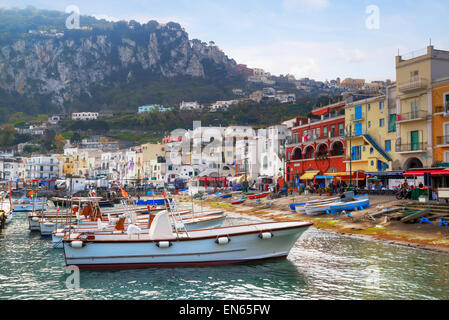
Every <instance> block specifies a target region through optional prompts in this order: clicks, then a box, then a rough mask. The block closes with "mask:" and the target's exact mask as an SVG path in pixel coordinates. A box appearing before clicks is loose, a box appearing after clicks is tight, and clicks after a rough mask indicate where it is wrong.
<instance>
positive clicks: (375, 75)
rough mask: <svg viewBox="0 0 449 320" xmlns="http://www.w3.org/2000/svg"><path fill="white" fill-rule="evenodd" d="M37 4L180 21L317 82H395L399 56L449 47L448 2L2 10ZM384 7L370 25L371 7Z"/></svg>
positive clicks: (15, 0)
mask: <svg viewBox="0 0 449 320" xmlns="http://www.w3.org/2000/svg"><path fill="white" fill-rule="evenodd" d="M27 5H33V6H35V7H37V8H40V9H55V10H60V11H65V9H66V7H67V6H69V5H76V6H78V7H79V9H80V13H81V14H88V15H95V16H97V17H105V18H108V19H111V20H120V19H125V20H130V19H134V20H137V21H139V22H146V21H148V20H152V19H153V20H158V21H160V22H168V21H176V22H179V23H180V24H181V25H182V26H183V27H184V28H185V29H186V31H187V32H188V33H189V35H190V38H198V39H201V40H203V41H211V40H212V41H214V42H215V43H216V44H217V45H218V46H219V47H220V48H221V49H222V50H223V51H225V53H226V54H227V55H228V56H229V57H231V58H234V59H235V60H236V61H237V62H238V63H244V64H247V65H248V66H249V67H258V68H263V69H265V70H266V71H269V72H271V73H272V74H276V75H279V74H287V73H290V74H293V75H295V76H296V77H297V78H298V77H310V78H313V79H317V80H326V79H329V80H330V79H335V78H336V77H340V78H346V77H353V78H363V79H367V80H383V79H386V78H389V79H392V80H394V79H395V70H394V61H395V55H397V53H398V49H399V52H400V53H403V54H405V53H408V52H410V51H413V50H419V49H422V48H425V47H426V46H427V45H428V44H429V41H430V38H431V39H432V44H433V45H435V47H436V48H437V49H444V50H449V37H448V34H447V30H449V19H448V17H447V16H448V13H449V1H447V0H427V1H424V0H395V1H391V0H226V1H216V0H164V1H163V0H147V1H144V0H127V1H115V0H108V1H106V0H89V1H88V0H79V1H75V0H69V1H67V0H60V1H54V0H0V7H19V8H23V7H26V6H27ZM372 5H375V6H377V7H378V9H379V28H378V29H369V28H367V27H366V20H367V19H368V18H369V16H370V14H369V13H367V11H366V10H367V7H368V6H372Z"/></svg>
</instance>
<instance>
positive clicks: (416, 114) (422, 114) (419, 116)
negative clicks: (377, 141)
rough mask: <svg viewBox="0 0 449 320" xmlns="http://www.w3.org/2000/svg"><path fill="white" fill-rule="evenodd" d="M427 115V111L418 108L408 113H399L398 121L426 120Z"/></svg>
mask: <svg viewBox="0 0 449 320" xmlns="http://www.w3.org/2000/svg"><path fill="white" fill-rule="evenodd" d="M426 117H427V111H424V110H418V111H413V112H408V113H401V114H400V115H398V120H397V122H403V121H412V120H424V119H426Z"/></svg>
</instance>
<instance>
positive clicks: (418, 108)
mask: <svg viewBox="0 0 449 320" xmlns="http://www.w3.org/2000/svg"><path fill="white" fill-rule="evenodd" d="M447 76H449V52H448V51H442V50H435V49H434V47H433V46H428V47H427V48H426V50H425V51H422V52H412V53H411V54H409V55H406V56H397V57H396V82H397V98H396V99H397V102H396V104H397V114H398V118H397V141H396V152H397V154H398V161H399V164H400V167H401V168H402V169H403V170H405V171H406V170H408V169H412V168H423V167H431V166H432V165H433V150H432V149H433V143H432V142H433V141H432V138H433V125H432V122H433V117H432V114H433V110H432V109H433V94H432V83H433V81H435V80H436V79H440V78H443V77H447Z"/></svg>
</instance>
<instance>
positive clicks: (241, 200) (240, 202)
mask: <svg viewBox="0 0 449 320" xmlns="http://www.w3.org/2000/svg"><path fill="white" fill-rule="evenodd" d="M245 201H246V199H240V200H235V201H231V204H232V205H236V204H242V203H245Z"/></svg>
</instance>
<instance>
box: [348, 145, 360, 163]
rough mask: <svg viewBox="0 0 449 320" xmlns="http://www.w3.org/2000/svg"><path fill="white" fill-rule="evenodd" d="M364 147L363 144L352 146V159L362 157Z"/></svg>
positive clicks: (355, 159)
mask: <svg viewBox="0 0 449 320" xmlns="http://www.w3.org/2000/svg"><path fill="white" fill-rule="evenodd" d="M361 150H362V148H361V146H355V147H352V152H351V158H352V161H357V160H361V159H362V152H361Z"/></svg>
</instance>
